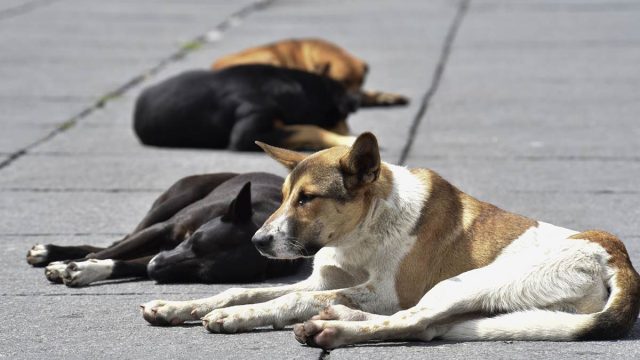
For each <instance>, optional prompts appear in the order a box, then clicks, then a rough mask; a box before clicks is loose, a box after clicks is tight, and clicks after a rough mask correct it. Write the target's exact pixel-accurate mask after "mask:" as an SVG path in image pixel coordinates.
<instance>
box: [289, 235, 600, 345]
mask: <svg viewBox="0 0 640 360" xmlns="http://www.w3.org/2000/svg"><path fill="white" fill-rule="evenodd" d="M554 244H555V245H553V246H551V247H548V248H547V247H544V246H543V247H540V248H535V247H531V248H521V249H518V250H516V251H513V252H511V250H510V249H506V250H505V251H504V252H503V255H501V256H500V257H499V258H498V259H497V260H496V261H494V263H492V264H490V265H488V266H485V267H483V268H479V269H475V270H471V271H468V272H465V273H463V274H460V275H458V276H456V277H453V278H451V279H447V280H444V281H442V282H440V283H438V284H437V285H436V286H434V287H433V288H432V289H431V290H429V291H428V292H427V293H426V294H425V295H424V297H423V298H422V299H421V300H420V302H419V303H418V304H417V305H416V306H414V307H412V308H410V309H407V310H403V311H400V312H398V313H396V314H394V315H391V316H388V317H382V318H377V319H374V320H367V321H323V320H311V321H308V322H306V323H304V324H299V325H296V327H295V329H294V331H295V333H296V338H298V339H299V340H300V341H302V342H306V343H307V344H309V345H313V346H320V347H322V348H334V347H338V346H342V345H346V344H353V343H359V342H365V341H371V340H423V341H427V340H431V339H432V338H433V337H435V336H440V335H443V336H444V337H446V338H450V339H454V338H459V339H466V340H482V339H487V340H491V339H503V340H504V339H514V340H518V339H525V340H556V341H561V340H572V339H575V337H576V335H577V334H578V333H580V331H582V330H584V329H585V328H587V327H588V326H589V325H590V323H591V322H593V317H592V315H591V314H589V313H592V312H596V311H599V310H601V309H602V308H603V307H604V305H605V301H606V297H607V294H608V293H607V289H606V278H607V277H608V276H609V275H608V274H609V271H610V270H609V269H608V267H607V259H608V255H607V253H606V252H605V251H604V249H602V248H601V247H599V246H598V245H593V244H588V243H584V242H579V241H576V240H557V241H555V242H554ZM516 246H517V245H516ZM514 250H515V249H514ZM523 255H524V256H523ZM473 314H475V315H478V314H480V315H481V319H480V320H468V321H466V322H462V323H461V324H466V325H468V326H456V325H455V324H456V323H457V322H458V321H459V319H460V317H464V316H469V315H473ZM496 314H504V315H498V316H495V317H491V316H494V315H496ZM510 316H511V317H512V318H513V319H518V321H517V322H515V323H514V322H510V321H509V319H510ZM482 318H484V319H485V321H484V322H483V320H482ZM524 320H526V321H524ZM474 321H475V322H474ZM506 324H510V326H507V325H506ZM449 325H451V327H449ZM475 325H478V326H479V325H486V326H485V327H484V328H478V327H474V326H475ZM454 330H455V331H454Z"/></svg>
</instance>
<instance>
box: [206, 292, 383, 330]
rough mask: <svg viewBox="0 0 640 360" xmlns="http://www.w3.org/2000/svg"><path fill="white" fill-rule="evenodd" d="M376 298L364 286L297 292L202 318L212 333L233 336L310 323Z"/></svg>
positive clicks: (226, 309) (227, 308)
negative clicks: (331, 309)
mask: <svg viewBox="0 0 640 360" xmlns="http://www.w3.org/2000/svg"><path fill="white" fill-rule="evenodd" d="M375 299H376V296H375V294H374V293H373V292H372V291H371V290H370V289H368V288H367V287H365V286H356V287H352V288H346V289H338V290H324V291H298V292H294V293H290V294H287V295H284V296H282V297H279V298H276V299H273V300H271V301H267V302H264V303H258V304H253V305H241V306H232V307H226V308H221V309H217V310H213V311H212V312H210V313H209V314H207V315H206V316H205V317H203V318H202V322H203V325H204V327H205V328H206V329H207V330H209V331H211V332H219V333H235V332H239V331H249V330H252V329H255V328H257V327H261V326H273V327H274V328H276V329H280V328H283V327H284V326H286V325H290V324H294V323H296V322H299V321H304V320H308V319H310V318H311V317H312V316H314V315H316V314H318V313H319V312H320V311H321V310H322V309H324V308H326V307H327V306H330V305H338V304H339V305H347V306H349V307H351V308H360V307H362V306H363V305H365V304H367V303H370V302H373V301H375Z"/></svg>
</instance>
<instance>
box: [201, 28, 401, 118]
mask: <svg viewBox="0 0 640 360" xmlns="http://www.w3.org/2000/svg"><path fill="white" fill-rule="evenodd" d="M247 64H266V65H272V66H278V67H285V68H289V69H298V70H304V71H308V72H311V73H314V74H319V75H324V76H328V77H330V78H332V79H334V80H336V81H338V82H340V83H342V85H344V86H345V87H346V88H347V90H349V91H352V92H359V93H360V94H361V104H360V106H362V107H373V106H392V105H405V104H407V103H408V102H409V99H407V98H406V97H405V96H402V95H397V94H391V93H384V92H379V91H366V90H362V85H363V84H364V81H365V78H366V76H367V73H368V71H369V66H368V65H367V63H366V62H364V61H363V60H361V59H359V58H357V57H355V56H353V55H352V54H350V53H349V52H347V51H346V50H344V49H342V48H341V47H339V46H338V45H336V44H333V43H330V42H328V41H326V40H322V39H289V40H282V41H278V42H274V43H271V44H267V45H262V46H257V47H253V48H250V49H246V50H243V51H241V52H239V53H236V54H231V55H227V56H224V57H222V58H220V59H218V60H217V61H216V62H215V63H213V65H212V68H213V69H214V70H218V69H223V68H226V67H230V66H236V65H247Z"/></svg>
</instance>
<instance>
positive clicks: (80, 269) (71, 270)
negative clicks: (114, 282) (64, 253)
mask: <svg viewBox="0 0 640 360" xmlns="http://www.w3.org/2000/svg"><path fill="white" fill-rule="evenodd" d="M112 271H113V260H98V259H90V260H87V261H79V262H70V263H69V264H68V265H67V267H66V268H65V269H64V271H63V272H62V273H61V275H62V281H63V282H64V284H65V285H67V286H69V287H80V286H86V285H89V284H91V283H92V282H94V281H99V280H105V279H108V278H109V276H111V272H112Z"/></svg>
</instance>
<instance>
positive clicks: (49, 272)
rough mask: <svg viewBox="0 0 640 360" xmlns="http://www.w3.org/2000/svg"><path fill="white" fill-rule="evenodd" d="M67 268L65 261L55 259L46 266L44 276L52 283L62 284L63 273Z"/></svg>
mask: <svg viewBox="0 0 640 360" xmlns="http://www.w3.org/2000/svg"><path fill="white" fill-rule="evenodd" d="M66 268H67V264H66V263H65V262H64V261H54V262H52V263H50V264H49V265H47V267H46V268H44V276H45V277H46V278H47V280H49V281H51V282H52V283H56V284H62V273H63V272H64V270H65V269H66Z"/></svg>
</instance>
